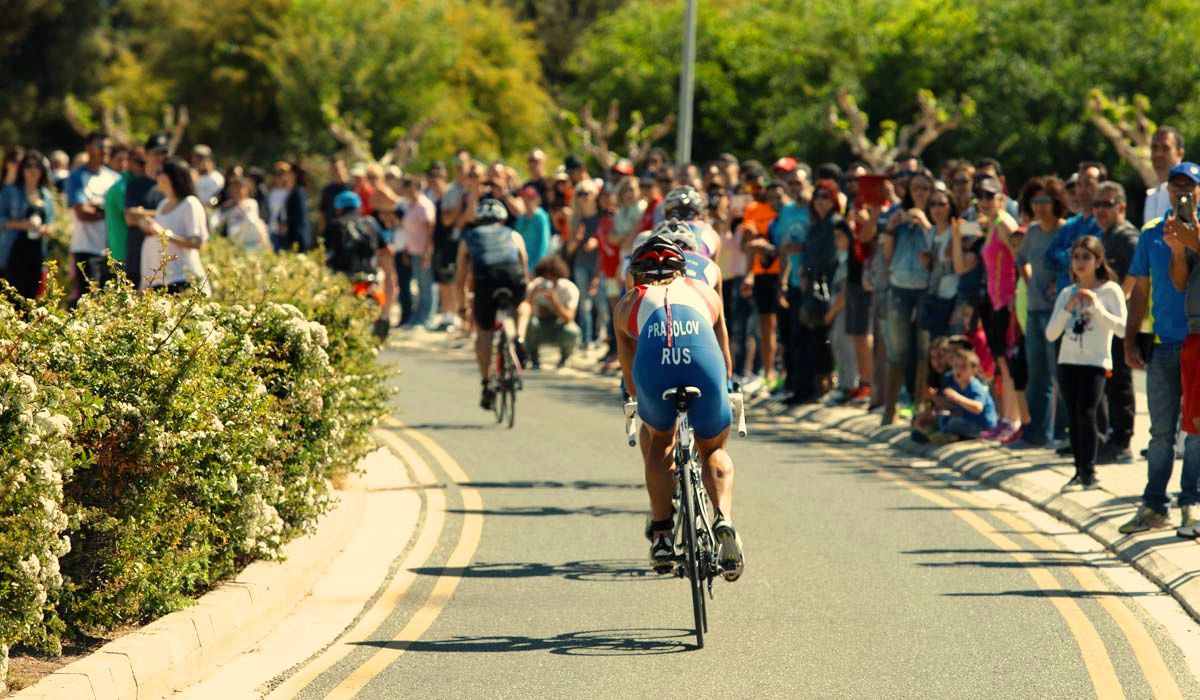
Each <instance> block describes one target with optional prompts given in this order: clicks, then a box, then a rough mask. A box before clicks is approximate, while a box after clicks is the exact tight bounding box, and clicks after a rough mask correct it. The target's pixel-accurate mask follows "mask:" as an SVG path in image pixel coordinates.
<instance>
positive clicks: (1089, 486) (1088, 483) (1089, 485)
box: [1061, 474, 1100, 493]
mask: <svg viewBox="0 0 1200 700" xmlns="http://www.w3.org/2000/svg"><path fill="white" fill-rule="evenodd" d="M1098 488H1100V482H1099V481H1097V480H1096V478H1095V477H1092V478H1091V479H1084V478H1083V477H1081V476H1079V475H1078V474H1076V475H1075V476H1073V477H1071V480H1070V481H1068V482H1067V483H1066V485H1065V486H1063V487H1062V489H1061V492H1062V493H1072V492H1075V491H1094V490H1096V489H1098Z"/></svg>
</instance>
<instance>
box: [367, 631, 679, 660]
mask: <svg viewBox="0 0 1200 700" xmlns="http://www.w3.org/2000/svg"><path fill="white" fill-rule="evenodd" d="M693 639H695V637H693V632H692V631H691V630H681V629H663V628H643V629H612V630H588V631H584V632H566V633H563V634H559V635H556V636H554V637H547V638H539V637H523V636H518V635H495V636H485V637H452V638H450V639H430V640H418V641H415V642H408V641H367V642H355V644H357V645H359V646H368V647H378V648H381V649H400V650H406V651H409V652H422V651H424V652H437V653H447V652H449V653H468V654H480V653H495V652H513V651H545V652H549V653H551V654H563V655H567V656H653V655H657V654H678V653H679V652H683V651H689V650H691V649H694V648H695V645H694V644H692V643H691V642H692V640H693Z"/></svg>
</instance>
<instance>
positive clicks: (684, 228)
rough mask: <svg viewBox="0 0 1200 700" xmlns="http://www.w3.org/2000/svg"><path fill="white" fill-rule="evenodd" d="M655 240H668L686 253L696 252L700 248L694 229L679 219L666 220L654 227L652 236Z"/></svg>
mask: <svg viewBox="0 0 1200 700" xmlns="http://www.w3.org/2000/svg"><path fill="white" fill-rule="evenodd" d="M650 235H651V237H653V238H666V239H668V240H670V241H672V242H673V243H675V245H677V246H679V247H680V249H682V250H684V251H689V250H690V251H693V252H694V251H695V250H696V249H697V248H699V244H698V242H697V240H696V233H695V232H694V231H692V228H691V227H690V226H688V225H687V224H686V223H684V222H682V221H680V220H679V219H666V220H664V221H663V222H662V223H660V224H659V225H658V226H655V227H654V232H653V233H651V234H650Z"/></svg>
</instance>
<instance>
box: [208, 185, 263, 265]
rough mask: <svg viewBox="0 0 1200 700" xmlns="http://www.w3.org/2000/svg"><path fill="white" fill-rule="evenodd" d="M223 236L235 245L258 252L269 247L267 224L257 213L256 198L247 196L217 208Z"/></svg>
mask: <svg viewBox="0 0 1200 700" xmlns="http://www.w3.org/2000/svg"><path fill="white" fill-rule="evenodd" d="M218 212H219V217H218V218H219V221H220V222H221V223H222V224H224V226H225V236H226V237H227V238H229V240H230V242H232V243H233V244H234V245H236V246H237V247H239V248H241V249H242V250H245V251H249V252H251V253H258V252H261V251H264V250H267V249H268V248H270V247H271V239H270V238H269V237H268V236H267V224H266V222H265V221H263V220H262V217H261V216H259V215H258V200H255V199H253V198H250V197H247V198H246V199H243V200H242V201H241V202H239V203H237V204H234V205H233V206H231V207H227V208H225V209H220V210H218Z"/></svg>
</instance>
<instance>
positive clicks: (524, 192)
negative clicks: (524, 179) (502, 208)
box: [517, 185, 538, 197]
mask: <svg viewBox="0 0 1200 700" xmlns="http://www.w3.org/2000/svg"><path fill="white" fill-rule="evenodd" d="M537 194H538V191H537V188H536V187H533V186H532V185H526V186H524V187H522V188H521V190H520V191H519V192H517V196H519V197H533V196H535V195H537Z"/></svg>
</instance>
